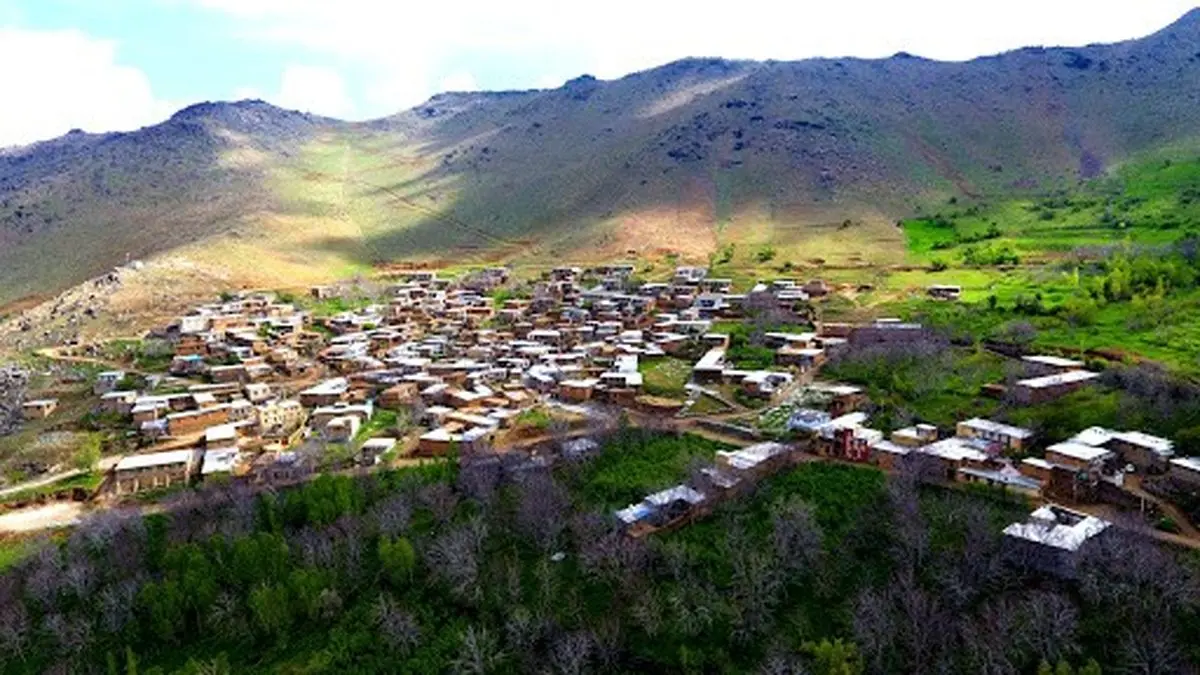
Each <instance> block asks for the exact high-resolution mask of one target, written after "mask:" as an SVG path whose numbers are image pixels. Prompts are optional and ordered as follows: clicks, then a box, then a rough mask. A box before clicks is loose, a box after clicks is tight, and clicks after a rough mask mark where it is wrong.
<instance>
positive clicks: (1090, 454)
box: [1046, 441, 1116, 471]
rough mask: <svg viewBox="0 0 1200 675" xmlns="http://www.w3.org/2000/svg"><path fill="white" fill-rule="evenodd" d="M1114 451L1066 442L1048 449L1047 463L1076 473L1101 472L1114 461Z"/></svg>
mask: <svg viewBox="0 0 1200 675" xmlns="http://www.w3.org/2000/svg"><path fill="white" fill-rule="evenodd" d="M1115 457H1116V454H1115V453H1114V452H1113V451H1112V450H1107V449H1105V448H1098V447H1094V446H1091V445H1084V444H1083V443H1075V442H1071V441H1066V442H1063V443H1055V444H1054V445H1052V446H1050V447H1048V448H1046V461H1047V462H1050V463H1051V464H1057V465H1058V466H1065V467H1067V468H1070V469H1074V470H1076V471H1100V470H1101V469H1102V468H1103V467H1104V464H1105V463H1106V462H1108V461H1109V460H1111V459H1114V458H1115Z"/></svg>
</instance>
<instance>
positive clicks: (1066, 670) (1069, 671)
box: [1054, 659, 1075, 675]
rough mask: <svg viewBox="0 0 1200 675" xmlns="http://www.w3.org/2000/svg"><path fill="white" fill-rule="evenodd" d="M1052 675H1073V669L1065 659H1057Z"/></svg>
mask: <svg viewBox="0 0 1200 675" xmlns="http://www.w3.org/2000/svg"><path fill="white" fill-rule="evenodd" d="M1054 675H1075V669H1074V668H1072V667H1071V664H1070V663H1067V660H1066V659H1059V661H1058V665H1057V666H1055V667H1054Z"/></svg>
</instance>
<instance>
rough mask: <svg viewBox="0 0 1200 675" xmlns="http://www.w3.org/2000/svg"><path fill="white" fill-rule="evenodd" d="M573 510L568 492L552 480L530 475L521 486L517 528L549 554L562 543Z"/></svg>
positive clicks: (547, 476) (545, 476) (547, 477)
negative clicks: (561, 539)
mask: <svg viewBox="0 0 1200 675" xmlns="http://www.w3.org/2000/svg"><path fill="white" fill-rule="evenodd" d="M570 507H571V501H570V497H569V496H568V495H567V492H566V490H565V489H563V487H562V486H561V485H559V484H558V483H557V482H556V481H555V480H554V479H553V478H552V477H550V476H549V475H545V474H534V475H531V476H528V477H527V478H526V479H525V480H523V481H522V482H521V486H520V495H519V502H518V504H517V526H518V527H519V528H520V531H521V532H522V533H523V534H524V535H525V536H526V537H529V538H530V539H532V540H533V541H534V542H535V543H536V544H537V545H538V546H539V547H540V548H541V549H542V550H544V551H549V550H551V549H552V548H554V547H555V546H557V545H558V544H559V543H560V536H561V535H562V533H563V530H564V529H565V527H566V524H567V518H568V514H569V512H570Z"/></svg>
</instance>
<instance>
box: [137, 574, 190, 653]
mask: <svg viewBox="0 0 1200 675" xmlns="http://www.w3.org/2000/svg"><path fill="white" fill-rule="evenodd" d="M138 604H139V606H140V608H141V610H142V614H143V616H144V617H145V621H146V627H147V630H148V631H149V632H150V634H151V635H153V636H154V637H155V638H157V639H159V640H161V641H163V642H174V641H175V638H176V636H177V635H178V633H179V631H180V629H182V628H183V622H184V606H185V602H184V597H183V593H182V592H181V591H180V590H179V584H178V583H176V582H175V581H174V580H170V579H168V580H164V581H160V582H157V583H156V582H151V583H148V584H146V585H145V586H144V587H142V590H141V592H140V593H139V594H138Z"/></svg>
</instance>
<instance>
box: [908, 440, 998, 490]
mask: <svg viewBox="0 0 1200 675" xmlns="http://www.w3.org/2000/svg"><path fill="white" fill-rule="evenodd" d="M981 445H982V446H983V447H986V445H984V444H980V443H978V442H977V441H972V440H967V439H962V438H957V437H954V438H946V439H943V440H940V441H937V442H936V443H931V444H929V445H927V446H925V447H923V448H918V449H917V450H916V452H917V453H919V454H920V455H921V456H923V457H926V458H929V459H930V460H931V461H932V462H933V466H934V467H935V469H936V473H937V475H938V477H939V478H944V479H945V480H955V477H956V475H957V474H958V472H959V470H960V469H963V468H968V467H970V468H977V469H985V468H988V462H989V460H990V458H989V457H988V455H987V453H986V452H984V450H983V447H981Z"/></svg>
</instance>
